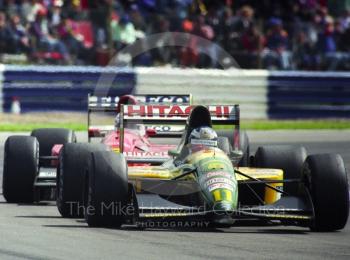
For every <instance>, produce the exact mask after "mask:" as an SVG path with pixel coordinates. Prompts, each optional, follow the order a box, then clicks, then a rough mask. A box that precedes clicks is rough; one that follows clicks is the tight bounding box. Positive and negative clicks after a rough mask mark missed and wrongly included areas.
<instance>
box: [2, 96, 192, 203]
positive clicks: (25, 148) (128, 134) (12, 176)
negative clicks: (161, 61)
mask: <svg viewBox="0 0 350 260" xmlns="http://www.w3.org/2000/svg"><path fill="white" fill-rule="evenodd" d="M191 102H192V95H190V94H189V95H133V96H131V95H125V96H122V97H98V96H89V97H88V137H89V142H92V141H93V139H96V138H98V139H101V138H102V139H101V140H100V141H101V143H103V145H102V144H96V143H94V144H91V145H89V144H76V145H77V146H78V147H80V146H82V147H85V148H86V147H89V149H90V150H91V151H97V150H101V149H102V150H106V149H107V148H108V149H112V150H113V149H114V150H118V149H119V148H118V147H119V132H118V128H116V125H115V123H114V121H115V120H116V121H118V120H119V112H120V111H119V110H120V107H121V104H125V103H130V104H136V103H138V104H151V103H152V104H171V103H175V104H190V103H191ZM94 113H98V114H100V113H109V114H108V117H107V119H108V120H109V125H103V126H96V125H91V123H92V122H91V121H92V119H91V115H92V114H94ZM111 119H112V120H111ZM114 119H115V120H114ZM110 122H112V123H110ZM135 127H136V128H135ZM158 128H159V126H158ZM158 128H149V129H145V128H143V126H142V125H141V124H134V127H133V128H129V129H126V130H125V131H124V132H123V134H124V140H125V147H124V152H125V153H126V154H127V157H128V158H129V159H130V163H136V161H137V158H139V157H145V156H148V157H150V158H151V157H157V158H163V159H164V158H167V157H168V154H167V151H168V150H169V149H171V148H173V147H174V146H171V145H170V146H169V145H167V144H162V145H157V144H154V143H152V142H151V141H150V140H149V137H150V135H155V134H156V132H162V131H161V130H162V129H158ZM76 141H77V138H76V135H75V133H74V132H73V131H72V130H69V129H58V128H51V129H47V128H45V129H36V130H33V131H32V133H31V135H30V136H10V137H9V138H8V139H7V141H6V143H5V151H4V173H3V194H4V197H5V199H6V201H7V202H13V203H23V202H28V203H30V202H33V201H41V200H52V199H55V198H56V186H57V185H56V184H57V183H56V182H57V181H56V179H57V166H58V164H59V160H58V155H59V154H60V152H61V149H62V146H63V145H66V146H67V148H66V149H65V151H64V154H66V153H69V149H70V148H69V147H70V145H71V144H75V143H76ZM71 156H72V160H73V161H75V160H78V161H79V157H83V155H82V154H74V153H73V154H72V155H71ZM133 158H134V160H132V159H133ZM66 163H67V160H66ZM76 166H77V168H76V170H78V169H79V165H76ZM80 171H81V170H80ZM67 178H69V177H67ZM61 181H62V180H61ZM58 183H59V182H58ZM78 193H79V194H80V193H81V191H79V192H78ZM58 194H60V191H58Z"/></svg>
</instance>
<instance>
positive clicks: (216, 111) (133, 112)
mask: <svg viewBox="0 0 350 260" xmlns="http://www.w3.org/2000/svg"><path fill="white" fill-rule="evenodd" d="M124 107H125V110H124V113H125V116H129V117H137V116H142V117H146V116H147V117H153V116H158V117H161V118H163V117H164V118H172V117H174V118H176V117H177V118H186V117H188V116H189V114H190V113H191V110H192V108H193V106H189V105H187V106H182V105H127V106H124ZM208 110H209V112H210V114H211V115H212V116H215V117H217V118H222V119H227V118H232V116H233V115H234V113H232V112H233V111H234V106H208Z"/></svg>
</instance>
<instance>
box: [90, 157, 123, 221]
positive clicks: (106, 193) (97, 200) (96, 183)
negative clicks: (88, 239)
mask: <svg viewBox="0 0 350 260" xmlns="http://www.w3.org/2000/svg"><path fill="white" fill-rule="evenodd" d="M88 185H89V186H88V191H87V194H86V198H87V205H86V212H85V219H86V222H87V223H88V225H89V226H90V227H102V226H114V227H120V226H121V225H122V224H123V222H124V217H125V214H124V212H125V210H126V205H127V199H128V177H127V164H126V160H125V158H124V156H123V155H122V154H116V153H113V152H94V153H92V154H91V157H90V161H89V166H88Z"/></svg>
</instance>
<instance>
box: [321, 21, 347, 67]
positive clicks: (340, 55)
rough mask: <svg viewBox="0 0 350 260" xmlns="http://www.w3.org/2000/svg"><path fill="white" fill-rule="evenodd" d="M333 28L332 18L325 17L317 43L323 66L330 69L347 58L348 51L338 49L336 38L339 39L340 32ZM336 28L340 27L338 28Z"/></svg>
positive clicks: (344, 61) (339, 65) (338, 65)
mask: <svg viewBox="0 0 350 260" xmlns="http://www.w3.org/2000/svg"><path fill="white" fill-rule="evenodd" d="M338 25H339V24H338ZM335 28H336V27H335V23H334V20H333V18H331V17H327V19H326V21H325V26H324V30H323V31H322V32H321V33H320V34H319V36H318V43H317V47H318V52H319V55H320V57H321V59H322V60H323V66H324V68H325V69H327V70H332V71H333V70H337V69H338V68H339V67H341V66H343V64H344V63H346V62H347V61H348V60H349V54H348V53H344V52H341V51H339V48H338V46H337V45H338V42H337V38H338V41H339V39H341V37H342V36H341V35H342V32H340V31H339V32H336V30H335ZM338 30H340V29H339V28H338ZM337 34H338V36H337Z"/></svg>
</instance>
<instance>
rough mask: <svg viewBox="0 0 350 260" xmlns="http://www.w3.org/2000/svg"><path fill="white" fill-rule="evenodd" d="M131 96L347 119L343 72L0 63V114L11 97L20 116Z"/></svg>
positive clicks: (259, 114)
mask: <svg viewBox="0 0 350 260" xmlns="http://www.w3.org/2000/svg"><path fill="white" fill-rule="evenodd" d="M1 71H2V73H1ZM135 71H136V72H135ZM203 90H204V91H203ZM134 92H136V93H142V94H150V93H168V94H169V93H171V94H176V93H177V94H184V93H185V94H187V93H193V94H194V102H195V103H197V104H204V103H205V102H210V103H222V102H224V103H226V104H228V103H230V104H231V103H240V104H241V105H242V116H243V118H274V119H288V118H289V119H296V118H315V119H316V118H350V73H345V72H344V73H339V72H335V73H333V72H284V71H280V72H268V71H259V70H256V71H254V70H253V71H252V70H239V71H237V70H226V71H223V70H196V69H186V70H182V69H171V68H137V69H135V70H133V69H122V68H115V67H105V68H101V67H77V66H13V65H12V66H11V65H9V66H8V65H5V66H1V65H0V112H1V107H3V110H4V111H5V112H8V111H9V110H10V107H11V104H12V100H13V98H14V97H18V98H19V100H20V103H21V108H22V112H31V111H45V110H46V111H49V110H67V111H85V110H86V108H87V95H88V93H94V95H102V96H105V95H110V96H119V95H124V94H130V93H134ZM1 104H2V106H1Z"/></svg>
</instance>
